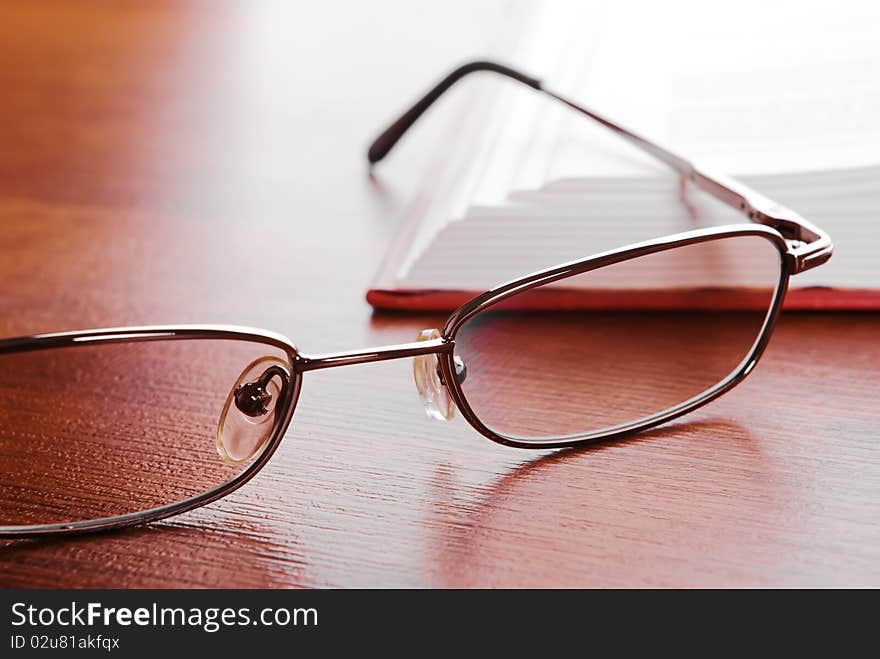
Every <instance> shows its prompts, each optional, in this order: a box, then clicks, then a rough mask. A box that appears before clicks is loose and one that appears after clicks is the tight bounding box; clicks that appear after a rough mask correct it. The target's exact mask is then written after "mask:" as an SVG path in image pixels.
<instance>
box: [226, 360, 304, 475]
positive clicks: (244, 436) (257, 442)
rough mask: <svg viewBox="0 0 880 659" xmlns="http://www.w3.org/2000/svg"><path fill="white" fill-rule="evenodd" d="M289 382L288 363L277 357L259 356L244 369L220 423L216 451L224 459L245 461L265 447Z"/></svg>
mask: <svg viewBox="0 0 880 659" xmlns="http://www.w3.org/2000/svg"><path fill="white" fill-rule="evenodd" d="M289 382H290V373H289V372H288V370H287V364H285V363H284V362H283V361H281V360H280V359H278V358H276V357H260V358H259V359H256V360H254V361H253V362H251V363H250V364H248V366H247V368H245V369H244V370H243V371H242V372H241V375H239V376H238V379H236V381H235V383H234V384H233V385H232V389H231V390H230V391H229V395H228V396H227V397H226V404H225V405H223V411H222V412H221V413H220V421H219V422H218V423H217V453H219V454H220V457H221V458H222V459H223V461H224V462H228V463H230V464H242V463H244V462H247V461H248V460H250V459H251V458H253V457H254V456H255V455H257V454H258V453H259V452H260V451H261V450H262V449H263V447H264V446H265V445H266V442H267V440H268V439H269V438H270V437H271V436H272V431H273V430H274V429H275V424H276V423H277V422H278V421H279V420H280V419H278V417H277V415H276V414H275V406H276V405H277V404H278V401H279V400H280V398H281V394H282V392H283V391H284V387H285V386H286V385H287V383H289ZM270 422H271V423H270Z"/></svg>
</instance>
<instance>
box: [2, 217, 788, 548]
mask: <svg viewBox="0 0 880 659" xmlns="http://www.w3.org/2000/svg"><path fill="white" fill-rule="evenodd" d="M750 235H751V236H761V237H763V238H766V239H768V240H769V241H770V242H771V243H773V244H774V245H775V246H776V248H777V249H778V250H779V253H780V280H779V284H778V286H777V288H776V293H775V297H774V300H773V303H772V305H771V308H770V311H769V312H768V316H767V318H766V320H765V323H764V326H763V328H762V331H761V333H760V335H759V338H758V340H757V341H756V343H755V344H754V346H753V349H752V351H751V353H750V354H749V356H748V357H747V358H746V359H745V360H744V361H743V364H742V366H741V368H740V369H738V370H737V371H735V372H734V373H733V374H731V375H730V376H728V378H727V379H726V380H724V381H722V382H721V383H719V384H718V385H716V387H714V388H712V389H709V390H707V392H704V394H702V395H700V396H699V397H697V398H694V399H691V400H690V401H687V402H686V403H685V404H682V405H680V406H677V407H675V408H671V409H670V410H667V411H666V412H665V413H661V414H658V415H655V416H653V417H650V418H649V419H647V420H646V421H644V422H642V423H638V424H635V425H630V426H627V427H623V428H619V429H615V430H614V431H613V432H602V433H592V434H585V435H582V436H575V437H572V436H568V437H564V438H559V439H551V440H537V441H536V440H527V441H526V440H523V439H522V438H513V437H508V436H505V435H503V434H500V433H497V432H495V431H493V430H491V429H490V428H488V427H487V426H486V425H485V424H484V423H483V422H482V421H480V419H479V417H478V416H477V415H476V414H475V413H474V411H473V410H472V409H471V407H470V405H469V403H468V402H467V398H466V396H465V394H464V392H463V390H462V388H461V384H460V382H459V380H458V378H457V376H456V375H455V363H454V358H455V350H454V349H455V335H456V333H457V331H458V330H459V329H460V328H461V326H462V325H463V323H465V322H466V321H467V320H468V319H469V318H471V317H473V316H474V315H476V314H477V313H479V312H481V311H483V310H485V309H486V308H488V307H490V306H492V305H493V304H496V303H498V302H500V301H502V300H504V299H506V298H508V297H510V296H512V295H515V294H517V293H520V292H523V291H525V290H528V289H531V288H535V287H536V286H540V285H543V284H547V283H550V282H552V281H556V280H559V279H564V278H566V277H569V276H572V275H576V274H580V273H583V272H588V271H590V270H595V269H597V268H601V267H603V266H606V265H612V264H614V263H619V262H621V261H626V260H629V259H632V258H636V257H639V256H644V255H647V254H652V253H656V252H661V251H665V250H668V249H674V248H677V247H683V246H686V245H692V244H697V243H701V242H707V241H711V240H715V239H721V238H726V237H735V236H750ZM792 249H793V248H792V246H790V245H789V244H788V243H787V242H786V240H785V238H783V236H782V234H781V233H779V232H778V231H777V230H776V229H774V228H772V227H768V226H765V225H757V224H743V225H728V226H722V227H711V228H708V229H697V230H693V231H688V232H684V233H678V234H671V235H668V236H663V237H659V238H655V239H652V240H648V241H645V242H641V243H636V244H633V245H627V246H624V247H621V248H619V249H615V250H611V251H608V252H603V253H600V254H596V255H593V256H589V257H586V258H583V259H578V260H576V261H572V262H569V263H565V264H562V265H558V266H555V267H553V268H548V269H546V270H541V271H538V272H534V273H532V274H530V275H526V276H524V277H520V278H518V279H515V280H512V281H510V282H507V283H506V284H502V285H500V286H497V287H495V288H493V289H491V290H489V291H486V292H485V293H482V294H480V295H477V296H476V297H474V298H472V299H471V300H469V301H468V302H466V303H465V304H463V305H462V306H461V307H459V308H458V309H456V310H455V311H453V312H452V314H451V315H450V316H449V318H448V320H447V322H446V324H445V326H444V330H443V333H442V337H441V338H440V339H438V340H436V341H435V342H433V343H432V342H426V343H421V344H402V345H399V346H388V347H385V348H381V349H376V350H361V351H352V352H351V353H337V354H333V355H330V356H323V357H322V356H317V357H316V356H307V355H303V354H302V353H300V352H299V351H298V350H297V348H296V346H295V345H294V343H293V342H292V341H291V340H290V339H288V338H287V337H285V336H283V335H281V334H278V333H276V332H271V331H268V330H262V329H256V328H250V327H238V326H231V325H161V326H149V327H115V328H103V329H92V330H80V331H71V332H58V333H52V334H40V335H36V336H26V337H16V338H10V339H0V355H2V354H8V353H16V352H26V351H30V350H43V349H52V348H61V347H72V346H85V345H96V344H109V343H128V342H140V341H160V340H185V339H191V340H199V339H227V340H242V341H251V342H255V343H261V344H264V345H268V346H272V347H274V348H277V349H280V350H282V351H283V352H284V353H285V354H286V356H287V358H288V364H289V367H290V368H289V371H290V378H291V379H290V385H291V386H289V387H288V388H287V389H288V392H287V394H286V395H285V397H284V399H283V400H282V401H281V403H280V405H279V407H281V408H282V409H284V415H283V418H282V420H281V423H279V424H277V425H276V428H275V429H274V431H273V433H272V435H271V436H270V438H269V440H268V441H267V443H266V448H265V449H264V450H263V451H262V452H261V453H260V455H259V456H258V457H257V459H255V460H254V461H253V462H252V463H251V464H249V465H248V466H247V468H246V469H245V470H244V471H242V472H241V473H240V474H239V475H237V476H236V477H235V478H233V479H231V480H230V481H228V482H227V483H224V484H221V485H219V486H217V487H215V488H213V489H211V490H208V491H207V492H204V493H202V494H199V495H196V496H193V497H190V498H188V499H184V500H182V501H178V502H175V503H171V504H167V505H165V506H159V507H156V508H152V509H149V510H145V511H139V512H134V513H128V514H125V515H118V516H113V517H105V518H98V519H93V520H81V521H77V522H64V523H53V524H42V525H6V526H0V538H2V539H15V538H33V537H40V536H50V535H75V534H80V533H90V532H94V531H105V530H112V529H118V528H124V527H129V526H134V525H138V524H145V523H149V522H154V521H157V520H160V519H164V518H167V517H171V516H173V515H177V514H180V513H184V512H187V511H189V510H192V509H194V508H198V507H201V506H204V505H207V504H209V503H211V502H213V501H216V500H217V499H220V498H222V497H224V496H227V495H228V494H231V493H232V492H234V491H235V490H237V489H238V488H239V487H241V486H242V485H244V484H245V483H247V482H248V481H249V480H250V479H251V478H253V477H254V476H255V475H256V474H257V473H258V472H259V471H260V470H261V469H262V468H263V467H264V466H265V465H266V464H267V463H268V461H269V460H270V459H271V457H272V455H273V454H274V453H275V451H276V449H277V448H278V446H279V444H280V443H281V440H282V439H283V437H284V435H285V433H286V432H287V429H288V427H289V425H290V422H291V419H292V417H293V413H294V411H295V409H296V404H297V402H298V400H299V395H300V391H301V388H302V378H303V373H304V372H306V371H308V370H313V369H315V368H324V367H328V366H335V365H339V366H341V365H346V364H355V363H365V362H372V361H379V360H384V359H397V358H401V357H413V356H416V355H419V354H437V358H438V365H439V368H440V372H441V376H442V377H443V381H444V384H445V385H446V387H447V391H448V392H449V394H450V396H451V398H452V400H453V402H454V403H455V405H456V407H458V409H459V411H460V412H461V414H462V416H463V417H464V418H465V419H466V420H467V421H468V423H470V425H471V426H472V427H473V428H474V429H475V430H476V431H477V432H479V433H480V434H481V435H483V436H484V437H486V438H488V439H490V440H492V441H494V442H496V443H499V444H503V445H506V446H513V447H517V448H527V449H535V448H562V447H572V446H578V445H581V444H585V443H590V442H596V441H601V440H608V439H613V438H615V437H619V436H623V435H629V434H633V433H636V432H639V431H641V430H645V429H647V428H651V427H653V426H656V425H659V424H661V423H665V422H666V421H669V420H671V419H673V418H676V417H678V416H681V415H683V414H687V413H688V412H690V411H693V410H694V409H696V408H698V407H701V406H702V405H705V404H706V403H709V402H710V401H711V400H713V399H715V398H717V397H718V396H720V395H722V394H723V393H725V392H726V391H728V390H729V389H731V388H732V387H733V386H735V385H736V384H738V383H739V382H741V381H742V380H743V379H744V378H745V377H746V375H748V373H749V372H751V370H752V369H753V368H754V366H755V364H757V361H758V359H759V358H760V356H761V354H762V353H763V351H764V348H765V347H766V345H767V343H768V341H769V340H770V336H771V334H772V329H773V326H774V325H775V322H776V319H777V318H778V315H779V312H780V311H781V308H782V301H783V299H784V298H785V293H786V291H787V288H788V279H789V277H790V275H791V274H792V272H794V271H795V270H796V267H797V262H796V259H795V255H794V254H793V253H792ZM276 409H278V407H276Z"/></svg>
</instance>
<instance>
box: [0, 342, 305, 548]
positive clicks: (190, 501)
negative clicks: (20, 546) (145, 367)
mask: <svg viewBox="0 0 880 659" xmlns="http://www.w3.org/2000/svg"><path fill="white" fill-rule="evenodd" d="M210 339H214V340H236V341H247V342H251V343H259V344H262V345H267V346H271V347H274V348H277V349H280V350H281V351H283V352H284V353H285V355H286V357H287V360H288V372H289V373H290V380H289V384H288V386H286V387H285V391H284V394H283V397H282V399H281V400H280V401H279V402H278V404H277V405H276V406H275V410H276V414H277V412H278V411H279V410H280V411H281V412H282V414H281V417H280V420H279V421H277V422H276V423H275V428H274V429H273V431H272V434H271V435H270V437H269V439H268V440H267V442H266V445H265V448H264V449H263V450H262V451H261V452H260V454H259V455H258V456H257V458H256V459H255V460H254V461H253V462H251V463H250V464H248V465H247V467H246V468H245V469H244V470H243V471H242V472H241V473H239V474H238V475H236V476H235V477H234V478H232V479H230V480H229V481H227V482H225V483H222V484H221V485H218V486H216V487H214V488H212V489H210V490H208V491H206V492H203V493H201V494H197V495H195V496H192V497H189V498H187V499H183V500H182V501H176V502H173V503H169V504H166V505H163V506H156V507H154V508H150V509H147V510H142V511H137V512H132V513H126V514H124V515H113V516H111V517H99V518H96V519H89V520H80V521H76V522H57V523H50V524H20V525H0V539H4V540H14V539H18V538H35V537H41V536H55V535H65V536H66V535H77V534H80V533H91V532H96V531H109V530H113V529H119V528H125V527H129V526H134V525H139V524H147V523H150V522H155V521H157V520H160V519H164V518H166V517H172V516H174V515H178V514H180V513H184V512H187V511H189V510H192V509H194V508H200V507H202V506H205V505H207V504H209V503H211V502H213V501H216V500H217V499H220V498H222V497H225V496H227V495H229V494H231V493H232V492H234V491H235V490H237V489H238V488H240V487H241V486H242V485H244V484H245V483H247V482H248V481H249V480H251V479H252V478H253V477H254V476H255V475H256V474H257V473H258V472H259V471H260V470H261V469H262V468H263V467H264V466H265V465H266V464H267V463H268V462H269V460H270V459H271V458H272V455H273V454H274V453H275V450H276V449H277V448H278V446H279V445H280V443H281V440H282V438H283V437H284V435H285V433H286V432H287V428H288V427H289V426H290V421H291V419H292V418H293V412H294V410H295V409H296V404H297V401H298V400H299V394H300V391H301V389H302V372H301V371H300V370H299V369H297V367H296V365H297V360H298V359H299V356H298V353H297V350H296V347H295V346H294V344H293V342H291V341H290V340H289V339H287V338H286V337H284V336H282V335H281V334H277V333H275V332H270V331H267V330H261V329H256V328H249V327H235V326H231V325H181V326H174V325H161V326H150V327H114V328H107V329H93V330H82V331H73V332H56V333H52V334H39V335H36V336H27V337H17V338H14V339H4V340H0V354H11V353H21V352H29V351H36V350H49V349H55V348H65V347H84V346H93V345H107V344H113V343H139V342H145V341H179V340H210Z"/></svg>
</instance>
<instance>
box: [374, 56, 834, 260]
mask: <svg viewBox="0 0 880 659" xmlns="http://www.w3.org/2000/svg"><path fill="white" fill-rule="evenodd" d="M480 71H488V72H490V73H497V74H499V75H501V76H504V77H506V78H510V79H511V80H515V81H517V82H519V83H521V84H523V85H526V86H527V87H531V88H532V89H534V90H536V91H539V92H542V93H544V94H546V95H548V96H549V97H551V98H553V99H555V100H557V101H559V102H561V103H564V104H565V105H567V106H568V107H569V108H571V109H572V110H574V111H576V112H578V113H579V114H582V115H584V116H586V117H589V118H590V119H592V120H593V121H596V122H598V123H600V124H602V125H603V126H605V127H606V128H608V129H609V130H612V131H614V132H615V133H617V135H619V136H620V137H622V138H623V139H625V140H626V141H628V142H629V143H630V144H632V145H634V146H636V147H638V148H639V149H641V150H642V151H644V152H645V153H647V154H649V155H651V156H653V157H654V158H656V159H658V160H660V161H661V162H663V163H664V164H666V165H668V166H669V167H670V168H672V169H673V170H674V171H675V172H677V173H678V174H679V176H681V177H682V179H683V180H687V181H691V182H693V183H694V184H695V185H696V186H697V187H699V188H700V189H702V190H704V191H705V192H707V193H709V194H710V195H712V196H713V197H715V198H717V199H719V200H720V201H722V202H724V203H725V204H727V205H728V206H731V207H732V208H735V209H736V210H738V211H740V212H742V213H744V214H745V215H747V216H748V217H749V219H750V220H752V221H753V222H757V223H759V224H765V225H768V226H771V227H774V228H775V229H776V230H778V231H779V232H780V233H781V234H782V235H783V236H784V237H785V238H786V239H788V240H789V241H790V246H791V250H790V253H791V254H792V256H793V257H794V272H802V271H804V270H808V269H810V268H814V267H816V266H817V265H821V264H822V263H824V262H825V261H827V260H828V259H829V258H831V252H832V248H833V246H832V244H831V238H830V237H829V236H828V234H827V233H825V232H824V231H823V230H822V229H820V228H818V227H817V226H815V225H813V224H811V223H810V222H808V221H807V220H805V219H804V218H803V217H801V216H800V215H798V214H797V213H795V212H794V211H793V210H791V209H789V208H786V207H785V206H782V205H780V204H778V203H776V202H774V201H771V200H770V199H768V198H766V197H765V196H763V195H762V194H759V193H758V192H756V191H754V190H752V189H751V188H749V187H747V186H745V185H743V184H742V183H740V182H739V181H735V180H733V179H731V178H729V177H726V176H722V175H718V174H710V173H709V172H707V171H706V170H705V169H702V168H698V167H697V166H696V165H694V164H693V163H692V162H691V161H689V160H687V159H686V158H683V157H681V156H679V155H678V154H676V153H674V152H673V151H670V150H669V149H666V148H664V147H662V146H660V145H659V144H657V143H655V142H653V141H651V140H648V139H646V138H644V137H642V136H641V135H639V134H638V133H635V132H633V131H631V130H629V129H627V128H624V127H623V126H621V125H620V124H617V123H615V122H613V121H611V120H610V119H607V118H605V117H603V116H602V115H600V114H599V113H597V112H594V111H593V110H590V109H588V108H586V107H584V106H582V105H578V104H577V103H575V102H574V101H571V100H569V99H567V98H565V97H564V96H562V95H560V94H557V93H556V92H554V91H551V90H549V89H547V88H546V87H544V85H543V83H542V82H541V81H540V80H539V79H538V78H533V77H531V76H529V75H526V74H524V73H521V72H519V71H516V70H515V69H511V68H510V67H507V66H504V65H503V64H498V63H496V62H488V61H475V62H468V63H467V64H464V65H462V66H460V67H458V68H457V69H455V70H454V71H452V72H451V73H450V74H449V75H447V76H446V77H445V78H443V79H442V80H441V81H440V82H439V83H437V85H435V86H434V87H433V88H432V89H430V90H429V91H428V92H427V93H426V94H425V95H424V96H423V97H422V98H420V99H419V100H418V101H417V102H416V103H415V104H414V105H413V106H412V107H411V108H409V109H408V110H407V111H406V112H404V113H403V114H402V115H401V116H400V117H399V118H398V119H397V120H396V121H394V123H392V124H391V125H390V126H389V127H388V128H386V129H385V130H384V131H383V132H382V134H381V135H379V137H377V138H376V139H375V140H374V141H373V143H372V144H371V145H370V148H369V151H368V152H367V159H368V160H369V161H370V165H374V164H375V163H377V162H379V161H380V160H382V159H383V158H384V157H385V156H386V155H388V153H389V152H390V151H391V149H393V148H394V145H395V144H397V142H398V141H399V140H400V138H401V137H403V135H404V134H405V133H406V132H407V131H408V130H409V129H410V128H411V127H412V125H413V124H414V123H415V122H416V121H418V119H419V117H421V116H422V115H423V114H424V113H425V111H426V110H427V109H428V108H429V107H431V105H433V104H434V103H435V102H436V101H437V99H438V98H440V96H442V95H443V93H444V92H445V91H446V90H448V89H449V88H450V87H452V86H453V85H454V84H455V83H456V82H458V81H459V80H461V79H462V78H464V77H465V76H467V75H469V74H471V73H476V72H480Z"/></svg>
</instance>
